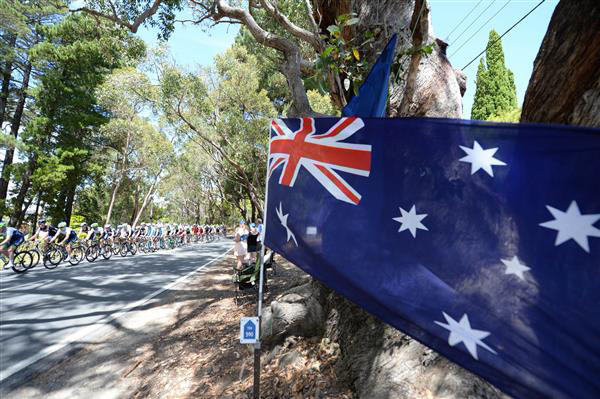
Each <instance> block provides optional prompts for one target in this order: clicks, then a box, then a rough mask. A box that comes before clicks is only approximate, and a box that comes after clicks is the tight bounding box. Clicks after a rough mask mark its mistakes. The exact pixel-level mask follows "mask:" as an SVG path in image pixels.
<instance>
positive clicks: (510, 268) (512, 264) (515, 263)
mask: <svg viewBox="0 0 600 399" xmlns="http://www.w3.org/2000/svg"><path fill="white" fill-rule="evenodd" d="M500 260H501V261H502V263H504V266H506V270H505V271H504V274H514V275H515V276H517V277H519V278H520V279H521V280H525V277H523V272H526V271H527V270H531V268H529V267H527V266H525V265H524V264H522V263H521V262H520V261H519V258H517V257H516V256H513V258H512V259H511V260H508V259H500Z"/></svg>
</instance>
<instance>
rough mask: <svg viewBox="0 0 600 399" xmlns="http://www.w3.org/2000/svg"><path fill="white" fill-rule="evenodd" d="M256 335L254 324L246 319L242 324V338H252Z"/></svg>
mask: <svg viewBox="0 0 600 399" xmlns="http://www.w3.org/2000/svg"><path fill="white" fill-rule="evenodd" d="M254 337H256V324H254V322H253V321H252V320H248V321H247V322H246V325H245V326H244V339H254Z"/></svg>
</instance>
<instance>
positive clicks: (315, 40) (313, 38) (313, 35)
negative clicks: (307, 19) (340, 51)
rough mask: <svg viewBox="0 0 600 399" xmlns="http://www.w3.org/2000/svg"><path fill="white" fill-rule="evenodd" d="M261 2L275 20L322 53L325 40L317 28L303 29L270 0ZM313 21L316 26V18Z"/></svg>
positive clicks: (261, 0)
mask: <svg viewBox="0 0 600 399" xmlns="http://www.w3.org/2000/svg"><path fill="white" fill-rule="evenodd" d="M260 3H261V4H262V6H263V8H264V9H266V10H267V11H268V12H269V14H271V16H272V17H273V18H274V19H275V21H277V22H278V23H279V24H280V25H281V26H282V27H283V28H284V29H285V30H287V31H288V32H289V33H291V34H292V35H294V36H295V37H297V38H298V39H301V40H304V41H305V42H307V43H309V44H310V45H311V46H312V47H313V48H314V49H315V51H316V52H317V53H320V52H322V51H323V49H324V48H325V46H324V45H323V41H322V40H321V37H320V36H319V34H318V33H317V32H318V30H317V29H316V30H315V32H310V31H307V30H306V29H303V28H301V27H299V26H297V25H296V24H294V23H293V22H292V21H290V20H289V19H288V17H286V16H285V15H283V14H282V13H281V12H280V11H279V9H277V7H276V6H274V5H273V4H271V2H270V1H269V0H260ZM313 23H314V24H315V26H316V23H315V22H314V20H313Z"/></svg>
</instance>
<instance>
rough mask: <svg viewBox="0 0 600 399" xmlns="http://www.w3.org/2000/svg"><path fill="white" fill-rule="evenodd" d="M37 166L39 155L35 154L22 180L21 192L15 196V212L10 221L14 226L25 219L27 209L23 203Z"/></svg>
mask: <svg viewBox="0 0 600 399" xmlns="http://www.w3.org/2000/svg"><path fill="white" fill-rule="evenodd" d="M36 167H37V156H36V155H33V156H32V157H31V158H30V159H29V162H28V163H27V170H26V171H25V175H24V176H23V180H22V182H21V187H20V188H19V193H18V194H17V196H16V197H15V202H14V209H13V214H12V216H11V218H10V223H11V225H13V226H16V225H18V223H21V220H23V216H24V214H25V212H26V211H27V209H23V204H24V203H25V198H26V196H27V192H28V191H29V189H30V188H31V177H32V176H33V172H34V171H35V169H36Z"/></svg>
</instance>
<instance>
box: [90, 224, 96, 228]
mask: <svg viewBox="0 0 600 399" xmlns="http://www.w3.org/2000/svg"><path fill="white" fill-rule="evenodd" d="M90 227H93V228H96V227H98V223H92V225H91V226H90Z"/></svg>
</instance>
